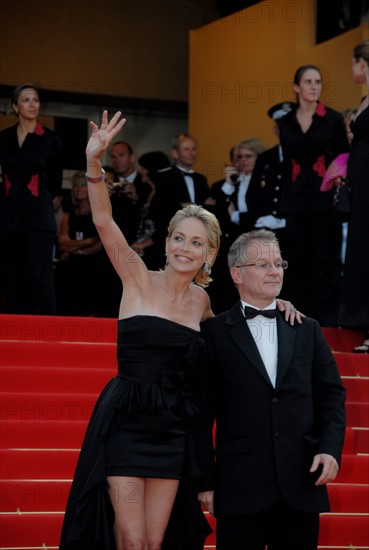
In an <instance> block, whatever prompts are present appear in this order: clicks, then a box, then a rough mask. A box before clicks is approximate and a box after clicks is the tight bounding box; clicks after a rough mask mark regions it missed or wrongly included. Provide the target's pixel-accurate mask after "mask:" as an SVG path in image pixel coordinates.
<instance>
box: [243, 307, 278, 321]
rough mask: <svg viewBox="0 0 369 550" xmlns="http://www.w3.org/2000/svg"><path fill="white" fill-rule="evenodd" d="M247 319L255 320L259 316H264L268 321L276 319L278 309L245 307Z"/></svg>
mask: <svg viewBox="0 0 369 550" xmlns="http://www.w3.org/2000/svg"><path fill="white" fill-rule="evenodd" d="M243 311H244V313H245V319H253V318H254V317H256V316H257V315H264V317H268V319H275V317H276V316H277V310H276V309H255V308H254V307H249V306H245V307H244V310H243Z"/></svg>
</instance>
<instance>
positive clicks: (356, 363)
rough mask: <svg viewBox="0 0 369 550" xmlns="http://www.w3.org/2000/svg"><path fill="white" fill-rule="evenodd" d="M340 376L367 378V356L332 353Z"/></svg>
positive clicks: (368, 355) (339, 352)
mask: <svg viewBox="0 0 369 550" xmlns="http://www.w3.org/2000/svg"><path fill="white" fill-rule="evenodd" d="M333 355H334V358H335V361H336V363H337V367H338V370H339V372H340V375H341V376H369V354H367V353H363V354H358V353H345V352H341V351H338V352H334V354H333Z"/></svg>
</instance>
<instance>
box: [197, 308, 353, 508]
mask: <svg viewBox="0 0 369 550" xmlns="http://www.w3.org/2000/svg"><path fill="white" fill-rule="evenodd" d="M202 328H203V334H204V337H205V340H206V344H207V349H208V356H207V361H206V370H205V373H206V382H207V384H206V385H207V392H208V399H207V406H206V407H205V410H203V415H202V419H201V421H200V422H199V425H198V427H197V432H196V438H197V444H198V451H199V463H200V467H201V470H202V475H203V478H202V485H201V487H200V489H201V490H208V489H211V488H215V510H216V514H217V515H219V514H247V513H253V512H259V511H263V510H266V509H268V508H270V507H271V506H273V504H274V503H275V502H276V500H277V498H278V496H279V495H280V494H282V495H283V497H284V498H285V500H286V501H287V502H288V504H289V505H291V506H292V507H294V508H296V509H299V510H305V511H311V512H322V511H327V510H329V503H328V495H327V489H326V487H325V486H319V487H316V486H315V485H314V483H315V481H316V479H317V477H318V475H317V474H310V473H309V469H310V467H311V464H312V460H313V456H314V455H315V454H317V453H328V454H330V455H332V456H334V457H335V458H336V460H337V461H338V462H340V457H341V452H342V447H343V441H344V431H345V412H344V399H345V389H344V388H343V386H342V382H341V379H340V376H339V373H338V370H337V367H336V364H335V361H334V358H333V356H332V353H331V351H330V349H329V347H328V345H327V343H326V341H325V339H324V336H323V333H322V332H321V330H320V328H319V325H318V323H317V322H316V321H314V320H313V319H308V318H305V319H304V320H303V323H302V325H295V326H293V327H292V326H290V325H289V324H287V323H286V322H285V321H284V320H283V317H282V315H281V314H280V313H278V314H277V333H278V336H277V337H278V350H279V351H278V367H277V381H276V387H275V388H274V387H273V386H272V384H271V382H270V380H269V377H268V374H267V372H266V369H265V367H264V363H263V361H262V359H261V356H260V354H259V351H258V348H257V346H256V343H255V341H254V339H253V337H252V335H251V332H250V330H249V327H248V326H247V323H246V321H245V320H244V317H243V315H242V312H241V308H240V303H239V302H238V303H237V304H236V305H235V306H234V307H233V308H232V309H230V310H229V311H228V312H226V313H223V314H221V315H219V316H217V317H214V318H211V319H209V320H208V321H206V322H205V323H204V324H203V327H202ZM214 418H215V419H216V427H217V429H216V448H215V455H216V467H215V466H214V456H213V450H212V441H211V429H212V425H213V420H214Z"/></svg>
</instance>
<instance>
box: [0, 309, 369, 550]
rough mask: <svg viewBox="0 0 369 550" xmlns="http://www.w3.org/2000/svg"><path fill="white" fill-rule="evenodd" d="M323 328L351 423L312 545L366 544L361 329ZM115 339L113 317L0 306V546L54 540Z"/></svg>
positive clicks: (367, 470) (368, 429) (366, 431)
mask: <svg viewBox="0 0 369 550" xmlns="http://www.w3.org/2000/svg"><path fill="white" fill-rule="evenodd" d="M324 332H325V335H326V338H327V340H328V342H329V344H330V346H331V348H332V350H333V351H334V354H335V357H336V360H337V364H338V367H339V370H340V373H341V376H342V378H343V381H344V385H345V387H346V388H347V419H348V428H347V432H346V441H345V448H344V456H343V461H342V466H341V471H340V473H339V475H338V477H337V479H336V481H335V483H332V484H330V485H329V493H330V498H331V507H332V511H331V513H329V514H323V515H322V519H321V534H320V538H319V549H331V550H338V549H340V550H341V549H344V548H346V549H351V550H354V549H356V550H364V549H367V550H369V355H356V354H353V353H350V350H351V349H352V347H353V346H354V345H357V344H359V343H360V341H361V339H362V334H360V333H358V332H356V331H349V330H344V329H325V330H324ZM115 338H116V322H115V320H113V319H94V318H66V317H38V316H17V315H0V383H1V386H0V390H1V410H0V412H1V416H0V428H1V432H0V436H1V439H0V550H6V549H9V550H10V549H14V550H15V549H17V550H26V549H27V550H31V549H32V550H36V549H44V550H45V549H56V548H58V541H59V535H60V529H61V524H62V520H63V513H64V507H65V503H66V499H67V496H68V492H69V487H70V483H71V479H72V476H73V471H74V467H75V464H76V461H77V457H78V452H79V447H80V445H81V442H82V439H83V435H84V431H85V429H86V423H87V421H88V419H89V417H90V414H91V411H92V407H93V405H94V403H95V400H96V398H97V396H98V394H99V392H100V391H101V389H102V388H103V386H104V385H105V383H106V382H107V381H108V380H109V379H110V378H111V377H112V376H114V375H115V372H116V363H115ZM207 517H208V519H209V521H210V522H211V523H212V525H214V520H213V519H212V518H210V517H209V516H207ZM205 548H208V549H210V548H215V536H214V535H211V536H210V537H209V538H208V540H207V544H206V547H205ZM245 548H246V546H245ZM102 550H103V549H102ZM230 550H232V549H230ZM297 550H298V549H297Z"/></svg>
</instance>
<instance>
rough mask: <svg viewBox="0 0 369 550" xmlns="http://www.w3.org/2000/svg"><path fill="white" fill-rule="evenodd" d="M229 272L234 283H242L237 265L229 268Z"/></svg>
mask: <svg viewBox="0 0 369 550" xmlns="http://www.w3.org/2000/svg"><path fill="white" fill-rule="evenodd" d="M230 273H231V277H232V280H233V282H234V284H235V285H239V284H241V283H242V277H241V272H240V269H239V268H238V267H235V266H233V267H232V268H231V270H230Z"/></svg>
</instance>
